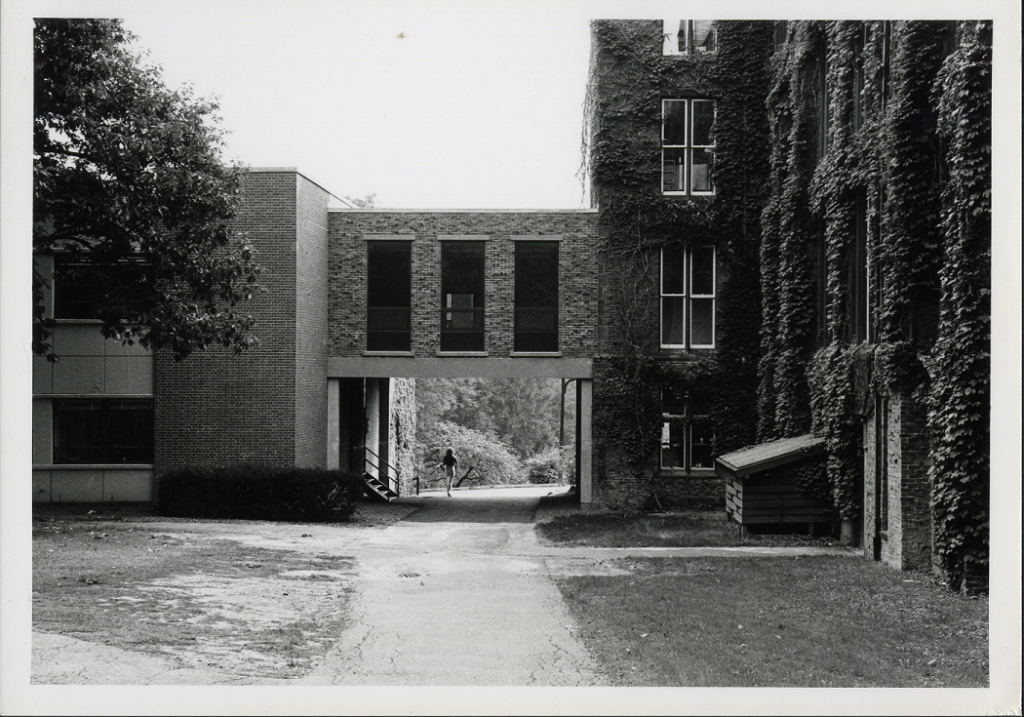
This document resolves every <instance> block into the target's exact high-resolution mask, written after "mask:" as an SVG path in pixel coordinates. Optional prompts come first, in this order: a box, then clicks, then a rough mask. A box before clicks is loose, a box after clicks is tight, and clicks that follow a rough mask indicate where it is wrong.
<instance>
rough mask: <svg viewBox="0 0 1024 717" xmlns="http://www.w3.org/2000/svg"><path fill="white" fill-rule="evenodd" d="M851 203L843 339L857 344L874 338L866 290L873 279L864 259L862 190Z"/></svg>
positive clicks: (865, 230) (864, 201)
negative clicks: (847, 301) (845, 326)
mask: <svg viewBox="0 0 1024 717" xmlns="http://www.w3.org/2000/svg"><path fill="white" fill-rule="evenodd" d="M855 202H856V204H855V206H854V211H853V214H852V217H851V220H852V226H851V227H850V235H851V238H852V241H851V242H850V244H849V246H848V247H847V252H846V272H847V275H846V283H847V291H848V296H849V308H848V311H847V338H848V339H849V340H850V341H851V342H853V343H855V344H859V343H861V342H863V341H868V340H872V339H873V338H874V336H873V331H872V316H871V314H872V312H871V308H872V306H871V303H872V302H871V293H870V290H869V289H870V286H871V281H872V279H873V278H874V277H872V276H871V269H872V267H871V261H870V257H869V256H868V216H867V196H866V193H865V192H864V190H859V191H858V192H857V196H856V200H855Z"/></svg>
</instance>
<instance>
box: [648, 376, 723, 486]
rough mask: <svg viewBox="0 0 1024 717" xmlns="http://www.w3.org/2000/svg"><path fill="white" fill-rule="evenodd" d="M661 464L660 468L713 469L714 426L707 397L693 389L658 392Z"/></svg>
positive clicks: (684, 469)
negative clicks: (660, 411) (660, 421)
mask: <svg viewBox="0 0 1024 717" xmlns="http://www.w3.org/2000/svg"><path fill="white" fill-rule="evenodd" d="M661 410H662V414H661V420H662V424H661V467H662V469H664V470H677V471H679V470H682V471H711V470H714V469H715V463H714V454H715V429H714V426H713V424H712V422H711V416H710V410H709V408H708V401H707V397H706V396H704V395H702V394H701V393H700V392H697V391H687V390H684V389H668V388H666V389H663V390H662V393H661Z"/></svg>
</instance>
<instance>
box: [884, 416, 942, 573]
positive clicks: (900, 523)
mask: <svg viewBox="0 0 1024 717" xmlns="http://www.w3.org/2000/svg"><path fill="white" fill-rule="evenodd" d="M927 422H928V412H927V409H926V408H925V407H924V405H923V404H921V403H920V402H918V401H915V400H913V399H911V398H909V397H905V396H904V397H897V396H894V397H892V398H891V399H890V401H889V435H888V436H887V438H886V440H887V441H888V454H889V456H888V457H889V495H888V500H889V530H888V540H887V541H886V543H885V547H884V548H883V552H882V559H883V560H884V561H885V562H886V563H888V564H889V565H892V566H893V567H896V568H900V569H902V570H929V569H930V567H931V547H932V545H931V509H930V500H931V484H930V481H929V480H928V468H929V465H930V458H929V455H928V449H929V441H928V423H927Z"/></svg>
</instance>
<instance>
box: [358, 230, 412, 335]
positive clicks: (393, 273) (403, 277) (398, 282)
mask: <svg viewBox="0 0 1024 717" xmlns="http://www.w3.org/2000/svg"><path fill="white" fill-rule="evenodd" d="M366 281H367V286H366V349H367V350H368V351H410V350H412V242H411V241H370V242H367V245H366Z"/></svg>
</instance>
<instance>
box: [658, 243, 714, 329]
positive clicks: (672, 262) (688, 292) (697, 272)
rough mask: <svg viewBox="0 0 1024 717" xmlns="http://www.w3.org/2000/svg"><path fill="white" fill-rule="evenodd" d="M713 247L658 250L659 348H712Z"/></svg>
mask: <svg viewBox="0 0 1024 717" xmlns="http://www.w3.org/2000/svg"><path fill="white" fill-rule="evenodd" d="M715 273H716V272H715V247H713V246H697V247H665V248H664V249H662V250H661V347H662V348H667V349H709V348H714V347H715V284H716V276H715Z"/></svg>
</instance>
